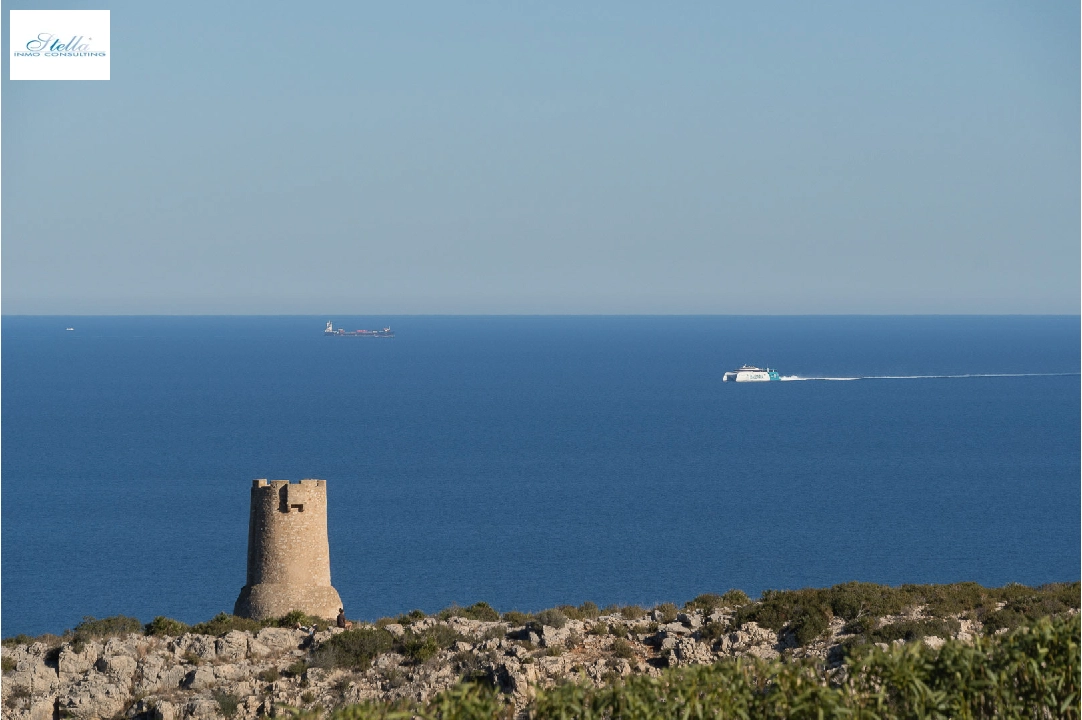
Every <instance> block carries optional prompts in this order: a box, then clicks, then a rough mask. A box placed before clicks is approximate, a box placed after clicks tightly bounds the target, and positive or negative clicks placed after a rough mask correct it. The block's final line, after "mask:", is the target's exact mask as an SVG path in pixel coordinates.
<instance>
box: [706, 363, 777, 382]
mask: <svg viewBox="0 0 1082 720" xmlns="http://www.w3.org/2000/svg"><path fill="white" fill-rule="evenodd" d="M730 380H732V381H734V382H770V381H771V380H781V376H779V375H778V371H777V370H771V369H770V368H765V369H764V368H757V367H755V366H753V365H744V366H743V367H741V368H740V369H739V370H730V371H729V372H727V373H725V374H724V375H723V376H722V377H721V381H722V382H729V381H730Z"/></svg>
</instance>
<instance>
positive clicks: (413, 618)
mask: <svg viewBox="0 0 1082 720" xmlns="http://www.w3.org/2000/svg"><path fill="white" fill-rule="evenodd" d="M426 617H427V615H425V614H424V611H422V610H410V611H409V612H408V613H406V614H405V615H399V616H398V617H397V618H395V622H396V623H398V624H399V625H412V624H413V623H415V622H418V621H420V620H424V619H425V618H426Z"/></svg>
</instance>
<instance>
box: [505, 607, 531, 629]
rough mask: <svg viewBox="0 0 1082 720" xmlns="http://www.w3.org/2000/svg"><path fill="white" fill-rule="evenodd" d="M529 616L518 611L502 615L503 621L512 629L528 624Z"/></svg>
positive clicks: (510, 611)
mask: <svg viewBox="0 0 1082 720" xmlns="http://www.w3.org/2000/svg"><path fill="white" fill-rule="evenodd" d="M529 620H530V616H529V615H527V614H526V613H523V612H519V611H518V610H509V611H508V612H505V613H504V614H503V621H504V622H506V623H507V624H508V625H511V626H512V627H519V626H522V625H525V624H526V623H527V622H529Z"/></svg>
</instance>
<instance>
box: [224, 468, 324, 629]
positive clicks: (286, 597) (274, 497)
mask: <svg viewBox="0 0 1082 720" xmlns="http://www.w3.org/2000/svg"><path fill="white" fill-rule="evenodd" d="M340 607H342V599H341V598H340V597H339V596H338V591H337V590H335V589H334V588H333V587H332V586H331V550H330V543H329V542H328V541H327V482H326V481H325V480H301V481H300V482H299V483H290V482H289V481H288V480H271V481H269V482H268V481H267V480H255V481H253V482H252V506H251V513H250V515H249V517H248V583H247V584H246V585H245V586H244V587H243V588H241V591H240V597H238V598H237V603H236V605H235V606H234V608H233V614H234V615H239V616H240V617H248V618H253V619H255V620H263V619H264V618H271V617H280V616H282V615H285V614H286V613H288V612H289V611H290V610H300V611H302V612H304V613H306V614H308V615H313V616H315V617H321V618H333V617H335V616H337V615H338V608H340Z"/></svg>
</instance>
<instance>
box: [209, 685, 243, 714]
mask: <svg viewBox="0 0 1082 720" xmlns="http://www.w3.org/2000/svg"><path fill="white" fill-rule="evenodd" d="M213 697H214V702H216V703H218V709H219V710H220V711H221V713H222V715H224V716H225V717H227V718H231V717H233V716H234V715H236V714H237V706H238V705H240V698H238V697H237V696H236V695H230V694H229V693H225V692H219V691H217V690H216V691H214V693H213Z"/></svg>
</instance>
